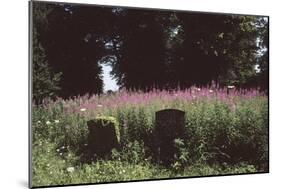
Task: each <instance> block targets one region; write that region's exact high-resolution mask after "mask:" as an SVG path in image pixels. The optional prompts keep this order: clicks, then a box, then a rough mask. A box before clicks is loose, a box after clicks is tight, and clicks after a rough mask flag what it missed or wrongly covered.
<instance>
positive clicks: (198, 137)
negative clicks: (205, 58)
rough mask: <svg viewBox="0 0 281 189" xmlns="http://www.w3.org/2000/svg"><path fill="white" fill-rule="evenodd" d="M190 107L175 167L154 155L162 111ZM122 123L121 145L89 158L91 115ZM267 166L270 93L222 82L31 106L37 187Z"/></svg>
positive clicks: (177, 144) (234, 171)
mask: <svg viewBox="0 0 281 189" xmlns="http://www.w3.org/2000/svg"><path fill="white" fill-rule="evenodd" d="M166 108H175V109H179V110H183V111H185V119H186V120H185V131H184V138H183V139H176V140H175V141H174V145H175V147H176V148H177V149H178V151H179V153H178V154H176V155H175V157H174V160H173V162H172V163H171V164H170V165H169V166H164V165H162V164H160V163H159V162H158V161H157V158H156V155H155V153H154V149H155V144H154V138H155V136H154V134H153V131H154V127H155V112H156V111H159V110H162V109H166ZM96 116H112V117H115V118H116V119H117V121H118V128H119V130H120V143H121V147H120V149H113V150H112V152H111V154H110V155H108V156H106V157H90V156H89V155H88V154H87V153H86V150H85V149H87V146H88V126H87V121H88V120H90V119H93V118H95V117H96ZM267 171H268V96H267V95H265V94H263V93H260V92H258V91H256V90H245V91H236V90H230V91H227V90H226V89H215V88H196V87H192V88H190V89H188V90H174V91H160V90H153V91H151V92H147V93H144V92H130V91H119V92H116V93H112V94H105V95H100V96H98V95H95V96H78V97H75V98H73V99H68V100H63V99H56V100H53V101H52V100H45V101H44V103H43V104H42V105H35V104H34V105H33V107H32V174H33V186H46V185H62V184H80V183H101V182H116V181H132V180H143V179H161V178H174V177H190V176H206V175H225V174H237V173H256V172H267Z"/></svg>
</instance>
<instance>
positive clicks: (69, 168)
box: [66, 167, 74, 173]
mask: <svg viewBox="0 0 281 189" xmlns="http://www.w3.org/2000/svg"><path fill="white" fill-rule="evenodd" d="M66 170H67V172H69V173H72V172H73V171H74V167H68V168H67V169H66Z"/></svg>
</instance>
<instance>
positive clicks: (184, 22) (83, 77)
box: [33, 2, 268, 99]
mask: <svg viewBox="0 0 281 189" xmlns="http://www.w3.org/2000/svg"><path fill="white" fill-rule="evenodd" d="M33 23H34V24H33V55H34V56H33V65H34V66H33V78H34V79H33V94H34V99H42V98H44V97H48V96H49V97H50V96H52V95H53V96H61V97H64V98H68V97H72V96H76V95H84V94H87V93H89V94H100V93H102V92H103V81H102V77H101V74H102V69H101V65H102V64H107V65H110V66H112V68H113V70H112V73H111V74H112V76H113V77H114V78H115V79H116V80H117V83H118V85H119V86H120V87H121V88H126V89H130V90H135V89H138V90H150V89H152V88H160V89H174V88H178V87H180V88H188V87H190V86H192V85H197V86H208V85H210V84H211V83H212V82H215V83H216V84H217V85H220V86H226V85H235V86H237V87H239V88H249V87H259V88H261V89H263V90H268V18H267V17H261V16H243V15H222V14H206V13H192V12H175V11H160V10H148V9H143V10H141V9H131V8H130V9H129V8H121V7H103V6H99V7H96V6H85V5H76V4H62V3H57V4H54V3H53V4H51V3H43V2H33ZM38 65H39V66H38ZM40 65H41V66H40ZM40 70H41V71H40ZM42 72H43V73H44V74H42ZM60 73H61V74H60ZM46 83H47V84H46ZM43 89H44V90H45V92H43V93H40V90H43ZM59 89H60V90H59ZM46 91H47V92H46ZM39 94H40V95H39ZM50 94H51V95H50Z"/></svg>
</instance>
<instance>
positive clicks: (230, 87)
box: [227, 85, 235, 89]
mask: <svg viewBox="0 0 281 189" xmlns="http://www.w3.org/2000/svg"><path fill="white" fill-rule="evenodd" d="M227 88H228V89H234V88H235V86H234V85H229V86H227Z"/></svg>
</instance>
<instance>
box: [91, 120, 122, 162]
mask: <svg viewBox="0 0 281 189" xmlns="http://www.w3.org/2000/svg"><path fill="white" fill-rule="evenodd" d="M87 124H88V128H89V136H88V143H89V144H88V145H89V150H90V153H91V154H92V155H94V154H95V155H98V156H104V155H107V154H109V153H110V152H111V150H112V149H113V148H118V147H119V141H120V133H119V129H118V122H117V121H116V119H115V118H114V117H105V116H102V117H97V118H95V119H93V120H90V121H88V122H87Z"/></svg>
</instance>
